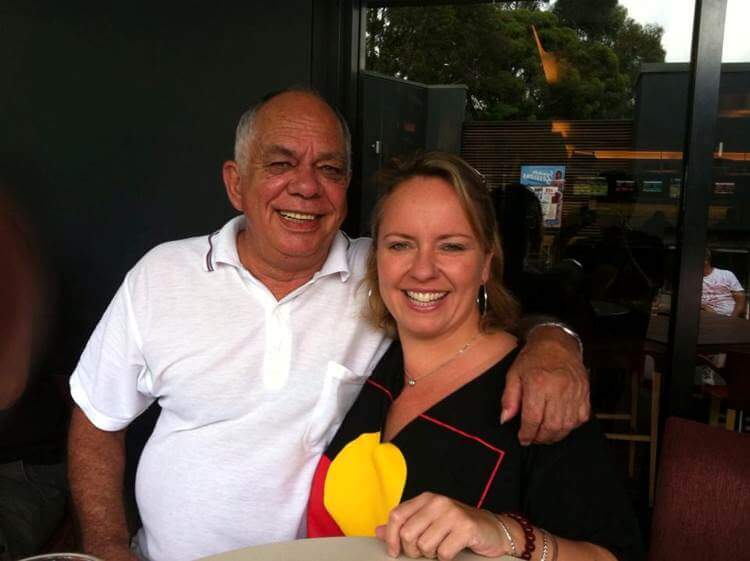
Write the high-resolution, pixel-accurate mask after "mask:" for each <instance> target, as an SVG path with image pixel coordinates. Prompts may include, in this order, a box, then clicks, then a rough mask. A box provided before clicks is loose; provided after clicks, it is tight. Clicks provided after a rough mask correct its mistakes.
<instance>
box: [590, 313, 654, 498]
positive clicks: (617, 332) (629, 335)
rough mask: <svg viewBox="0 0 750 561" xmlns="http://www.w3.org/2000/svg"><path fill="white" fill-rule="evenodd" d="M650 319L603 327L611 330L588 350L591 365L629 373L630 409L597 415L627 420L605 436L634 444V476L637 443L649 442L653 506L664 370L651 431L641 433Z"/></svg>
mask: <svg viewBox="0 0 750 561" xmlns="http://www.w3.org/2000/svg"><path fill="white" fill-rule="evenodd" d="M647 322H648V317H645V318H644V317H642V315H635V314H634V315H631V317H630V319H629V320H628V324H627V327H625V328H618V329H611V328H610V329H605V330H601V329H600V333H607V332H608V333H607V335H606V336H601V335H600V336H599V337H597V338H595V339H593V340H592V341H591V344H590V345H589V350H588V353H587V364H589V365H590V366H591V368H592V369H597V368H610V369H619V370H622V371H624V372H626V373H627V374H628V382H629V394H630V397H629V404H628V409H627V411H597V412H596V417H597V418H598V419H599V420H602V421H605V422H608V421H611V422H626V421H627V423H628V425H627V429H626V430H618V428H616V427H615V426H612V428H611V430H609V429H605V435H606V437H607V438H608V439H610V440H618V441H625V442H629V443H630V449H629V457H628V474H629V476H630V477H633V476H634V474H635V452H636V449H635V448H636V444H639V443H646V444H648V445H649V479H648V500H649V505H652V504H653V500H654V488H655V484H656V460H657V445H658V432H659V397H660V394H661V369H660V368H656V367H654V368H653V375H652V376H651V398H650V411H649V428H648V431H647V432H640V431H639V427H638V403H639V399H638V397H639V394H640V388H641V384H642V382H643V381H644V379H645V376H644V374H645V364H646V360H647V356H648V349H647V348H646V343H645V332H646V326H647V325H648V324H647Z"/></svg>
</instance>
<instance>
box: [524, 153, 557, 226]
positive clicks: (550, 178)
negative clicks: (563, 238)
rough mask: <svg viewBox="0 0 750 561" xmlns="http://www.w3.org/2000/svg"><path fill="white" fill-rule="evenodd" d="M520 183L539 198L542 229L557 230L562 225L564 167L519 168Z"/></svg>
mask: <svg viewBox="0 0 750 561" xmlns="http://www.w3.org/2000/svg"><path fill="white" fill-rule="evenodd" d="M521 183H523V184H524V185H526V186H527V187H529V188H530V189H531V190H532V191H534V193H536V196H537V197H539V201H540V203H541V205H542V216H543V218H544V227H545V228H559V227H560V224H561V223H562V201H563V188H564V187H565V166H521Z"/></svg>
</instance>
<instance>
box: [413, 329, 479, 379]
mask: <svg viewBox="0 0 750 561" xmlns="http://www.w3.org/2000/svg"><path fill="white" fill-rule="evenodd" d="M477 337H479V331H477V332H476V333H474V335H472V337H471V339H469V340H468V341H466V343H464V346H463V347H461V348H460V349H458V351H456V353H454V354H453V355H451V356H450V357H449V358H448V360H446V361H445V362H441V363H440V364H439V365H438V366H437V367H435V368H433V369H432V370H430V371H429V372H428V373H427V374H423V375H422V376H420V377H419V378H414V377H413V376H411V375H410V374H409V372H408V371H407V370H406V366H404V375H405V376H406V384H407V385H408V386H409V387H412V388H413V387H414V386H416V385H417V381H418V380H423V379H425V378H427V376H432V375H433V374H434V373H435V372H437V371H439V370H440V369H441V368H443V367H444V366H447V365H448V364H449V363H450V362H453V361H454V360H456V359H457V358H458V357H460V356H461V355H462V354H464V353H465V352H466V351H467V349H468V348H469V347H471V344H472V343H473V342H474V341H475V340H476V338H477Z"/></svg>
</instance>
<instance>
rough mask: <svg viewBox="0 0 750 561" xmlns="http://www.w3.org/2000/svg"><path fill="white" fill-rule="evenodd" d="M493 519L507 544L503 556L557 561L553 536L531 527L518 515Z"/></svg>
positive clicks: (507, 514)
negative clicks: (495, 520)
mask: <svg viewBox="0 0 750 561" xmlns="http://www.w3.org/2000/svg"><path fill="white" fill-rule="evenodd" d="M495 518H496V519H497V521H498V524H499V526H500V528H501V531H502V533H503V535H504V536H505V540H506V543H507V548H506V549H507V550H506V552H505V555H510V556H511V557H517V558H519V559H527V560H529V561H557V550H558V543H557V538H555V536H554V535H552V534H550V533H549V532H547V531H546V530H544V529H542V528H537V527H536V526H533V525H532V524H531V523H530V522H529V521H528V520H527V519H526V518H525V517H524V516H522V515H520V514H516V513H504V514H497V515H495ZM524 554H525V555H524Z"/></svg>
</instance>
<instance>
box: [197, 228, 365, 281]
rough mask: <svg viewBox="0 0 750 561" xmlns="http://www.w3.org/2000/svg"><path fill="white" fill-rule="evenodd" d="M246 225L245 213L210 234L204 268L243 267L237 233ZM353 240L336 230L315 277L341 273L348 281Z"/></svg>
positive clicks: (211, 269)
mask: <svg viewBox="0 0 750 561" xmlns="http://www.w3.org/2000/svg"><path fill="white" fill-rule="evenodd" d="M245 227H246V220H245V217H244V216H243V215H240V216H236V217H234V218H232V219H231V220H230V221H229V222H227V223H226V224H224V226H223V227H222V228H221V230H217V231H216V232H214V233H213V234H210V235H209V236H208V251H207V253H206V256H205V264H204V268H205V269H206V270H207V271H213V270H215V269H216V266H217V264H219V263H222V264H225V265H231V266H232V267H237V268H241V267H242V262H241V261H240V256H239V253H238V252H237V234H239V233H240V231H241V230H244V229H245ZM350 244H351V241H350V240H349V238H348V237H347V235H346V234H344V233H343V232H341V231H338V232H336V236H335V237H334V238H333V243H332V244H331V250H330V251H329V252H328V257H327V258H326V260H325V263H323V266H322V267H321V269H320V271H318V272H317V273H315V275H314V276H313V278H318V277H324V276H327V275H332V274H335V273H339V274H340V275H341V280H342V281H344V282H346V281H347V280H348V279H349V277H350V276H351V270H350V268H349V260H348V259H347V253H348V250H349V245H350Z"/></svg>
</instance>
